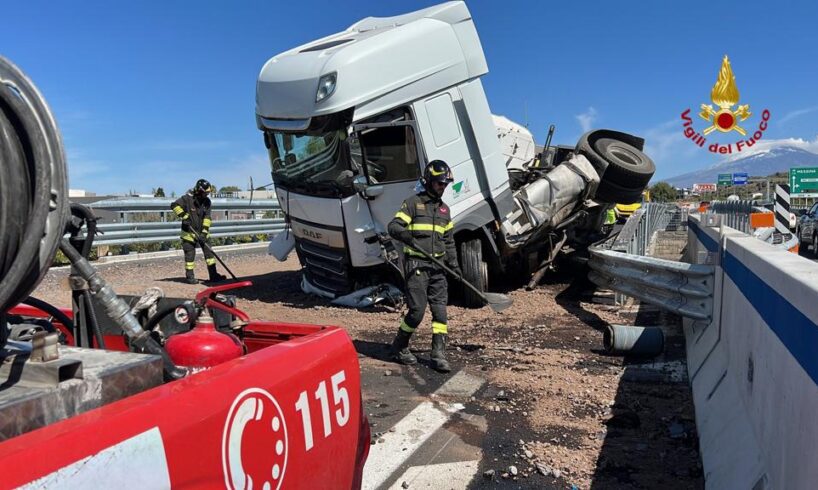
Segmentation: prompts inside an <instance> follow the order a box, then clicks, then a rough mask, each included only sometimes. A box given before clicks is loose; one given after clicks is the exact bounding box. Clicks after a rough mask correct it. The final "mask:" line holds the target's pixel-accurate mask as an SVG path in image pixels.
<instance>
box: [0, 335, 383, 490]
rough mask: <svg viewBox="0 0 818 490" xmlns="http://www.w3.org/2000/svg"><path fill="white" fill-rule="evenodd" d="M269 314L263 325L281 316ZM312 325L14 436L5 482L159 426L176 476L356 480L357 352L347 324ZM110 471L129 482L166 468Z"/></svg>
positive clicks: (187, 479)
mask: <svg viewBox="0 0 818 490" xmlns="http://www.w3.org/2000/svg"><path fill="white" fill-rule="evenodd" d="M261 323H262V324H263V325H266V327H265V328H262V329H261V330H268V329H272V328H273V326H274V325H276V324H272V323H269V324H268V323H264V322H261ZM254 326H256V324H254ZM303 327H307V326H298V325H294V326H292V328H293V329H294V330H299V328H303ZM309 328H311V329H313V332H312V335H307V336H303V337H293V338H291V339H289V340H288V341H287V342H286V343H282V344H279V345H273V346H270V347H268V348H265V349H261V350H258V351H257V352H255V353H252V354H249V355H247V356H243V357H241V358H239V359H236V360H234V361H230V362H228V363H225V364H222V365H220V366H216V367H214V368H212V369H209V370H206V371H202V372H200V373H198V374H195V375H192V376H190V377H188V378H186V379H183V380H180V381H175V382H172V383H169V384H166V385H164V386H161V387H158V388H155V389H152V390H149V391H146V392H144V393H141V394H139V395H135V396H132V397H130V398H127V399H125V400H121V401H119V402H116V403H113V404H111V405H108V406H105V407H102V408H99V409H96V410H93V411H90V412H87V413H85V414H83V415H79V416H77V417H73V418H71V419H68V420H65V421H63V422H60V423H57V424H53V425H51V426H48V427H45V428H43V429H40V430H37V431H34V432H31V433H28V434H25V435H22V436H19V437H16V438H14V439H11V440H8V441H5V442H3V443H2V444H0V473H2V474H3V475H4V482H3V484H4V486H11V487H16V486H18V485H22V484H25V483H27V482H31V481H33V480H36V479H38V478H41V477H44V476H46V475H49V474H51V473H53V472H56V471H58V470H60V468H64V467H66V466H69V465H71V464H73V463H76V462H78V461H80V460H82V459H83V458H88V457H92V459H93V455H95V454H98V453H99V452H100V451H103V450H105V449H106V448H109V447H111V446H114V445H116V444H118V443H121V442H123V441H125V440H128V439H131V438H133V437H135V436H137V435H140V434H143V433H145V432H147V431H150V430H151V429H153V428H155V427H156V428H158V429H159V433H160V434H161V439H162V444H163V446H164V455H165V458H166V461H167V465H168V472H169V476H170V482H171V484H172V486H173V487H194V486H195V487H221V488H224V487H225V486H227V487H228V488H240V487H242V486H243V485H242V482H243V483H244V485H245V486H246V484H247V483H249V482H250V480H251V479H252V482H253V487H254V488H259V489H260V488H263V487H264V483H265V482H267V483H270V488H273V489H275V488H305V489H307V488H309V489H315V488H350V486H351V485H352V484H353V478H354V476H355V472H356V461H355V459H356V453H357V454H361V453H363V455H364V457H365V454H366V451H365V450H364V451H361V450H360V447H359V442H360V440H361V439H363V437H361V434H362V433H363V432H365V429H366V423H365V419H363V420H362V417H363V414H362V411H361V397H360V374H359V367H358V358H357V355H356V353H355V350H354V348H353V346H352V343H351V341H350V339H349V336H348V335H347V334H346V332H345V331H344V330H342V329H340V328H337V327H323V328H322V327H315V326H309ZM251 330H252V328H251ZM315 330H318V331H315ZM268 333H272V332H268ZM307 415H308V417H307ZM276 419H278V421H277V422H276ZM307 420H309V422H307ZM231 441H232V442H231ZM368 442H369V441H368V440H367V441H366V443H367V444H368ZM360 463H361V464H362V462H360ZM87 466H88V467H91V466H92V465H87ZM83 467H85V466H83ZM276 467H277V470H276ZM357 469H360V464H359V465H357ZM110 471H112V472H121V475H119V476H118V478H121V479H122V480H123V481H124V480H126V479H128V478H129V475H133V474H138V473H139V472H151V471H156V469H155V468H141V467H123V468H110ZM226 475H230V478H227V477H226ZM236 482H238V484H236ZM69 486H70V482H69Z"/></svg>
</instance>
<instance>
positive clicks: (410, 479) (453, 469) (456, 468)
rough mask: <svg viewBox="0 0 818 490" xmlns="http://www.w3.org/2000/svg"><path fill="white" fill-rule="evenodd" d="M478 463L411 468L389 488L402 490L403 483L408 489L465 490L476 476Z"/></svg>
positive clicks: (466, 462)
mask: <svg viewBox="0 0 818 490" xmlns="http://www.w3.org/2000/svg"><path fill="white" fill-rule="evenodd" d="M478 463H479V461H456V462H454V463H440V464H430V465H424V466H412V467H411V468H409V469H407V470H406V472H405V473H404V474H403V475H401V477H400V478H398V479H397V480H396V481H395V483H394V484H393V485H392V486H391V487H389V490H403V487H402V486H401V485H402V484H403V482H407V483H409V488H434V489H435V490H447V489H452V490H460V489H463V488H466V486H467V485H468V484H469V482H470V481H472V479H474V475H476V474H477V469H478Z"/></svg>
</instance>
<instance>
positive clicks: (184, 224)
mask: <svg viewBox="0 0 818 490" xmlns="http://www.w3.org/2000/svg"><path fill="white" fill-rule="evenodd" d="M182 230H183V231H187V232H190V231H191V228H190V220H189V219H183V220H182Z"/></svg>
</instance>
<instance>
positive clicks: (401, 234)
mask: <svg viewBox="0 0 818 490" xmlns="http://www.w3.org/2000/svg"><path fill="white" fill-rule="evenodd" d="M407 232H408V233H409V235H407ZM389 235H390V236H392V238H395V239H397V240H400V241H403V242H404V243H405V246H404V248H403V251H404V253H406V254H407V255H410V256H412V257H418V258H423V257H424V255H423V254H422V253H420V252H418V251H417V250H415V249H414V248H413V247H412V246H411V245H410V243H411V241H414V242H415V243H416V244H417V246H418V247H421V248H423V250H425V251H427V252H429V253H430V254H432V255H433V256H434V257H439V258H441V259H443V260H444V262H446V263H448V264H457V250H456V249H455V245H454V223H453V222H452V219H451V211H450V210H449V206H447V205H446V203H444V202H443V201H442V200H440V199H436V198H433V197H432V196H430V195H429V194H428V193H427V192H422V193H419V194H417V195H414V196H412V197H410V198H408V199H406V200H405V201H403V204H401V207H400V209H399V210H398V212H397V213H395V217H394V218H393V219H392V221H391V222H389ZM409 236H411V240H408V241H409V242H410V243H406V241H405V240H406V238H408V237H409Z"/></svg>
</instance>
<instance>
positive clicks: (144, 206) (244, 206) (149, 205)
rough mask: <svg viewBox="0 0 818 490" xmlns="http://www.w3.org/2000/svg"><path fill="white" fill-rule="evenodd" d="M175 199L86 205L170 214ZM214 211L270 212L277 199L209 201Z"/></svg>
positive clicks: (116, 210)
mask: <svg viewBox="0 0 818 490" xmlns="http://www.w3.org/2000/svg"><path fill="white" fill-rule="evenodd" d="M173 201H175V199H162V198H154V199H144V198H143V199H134V198H130V199H128V198H126V199H106V200H104V201H97V202H93V203H90V204H88V205H87V206H88V207H90V208H91V209H105V210H108V211H113V212H119V213H144V212H171V210H170V205H171V204H172V203H173ZM210 202H211V204H212V207H211V209H212V210H214V211H270V210H280V209H281V207H280V206H279V205H278V199H253V202H252V203H251V202H250V200H249V199H228V198H214V199H211V200H210Z"/></svg>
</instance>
